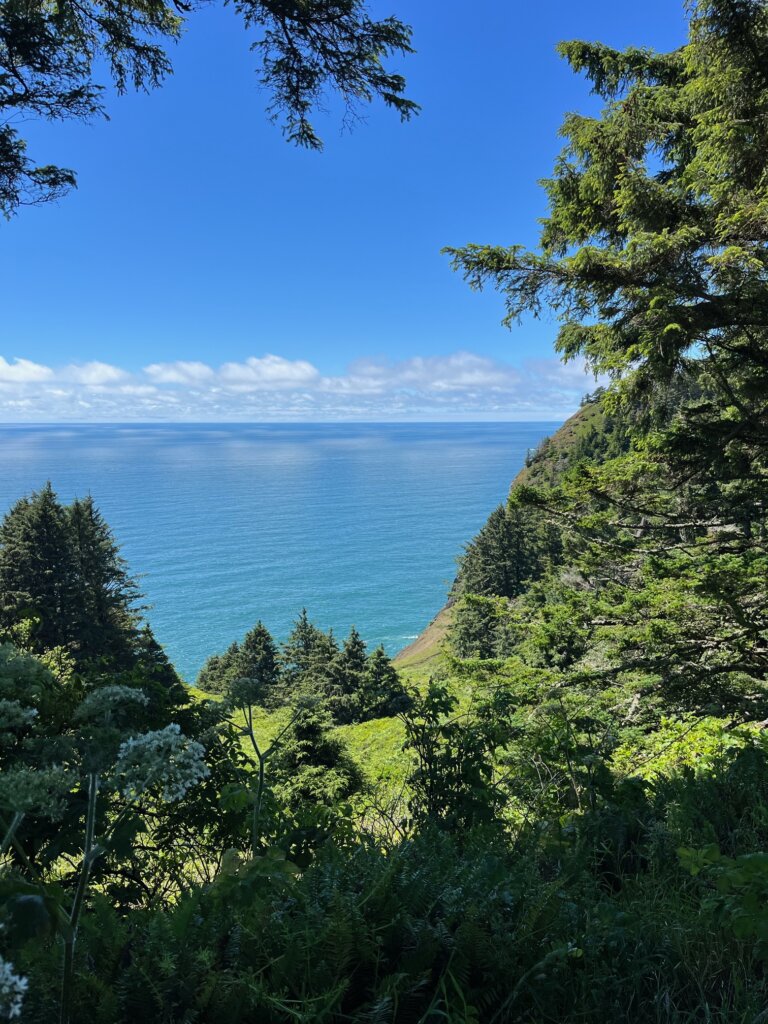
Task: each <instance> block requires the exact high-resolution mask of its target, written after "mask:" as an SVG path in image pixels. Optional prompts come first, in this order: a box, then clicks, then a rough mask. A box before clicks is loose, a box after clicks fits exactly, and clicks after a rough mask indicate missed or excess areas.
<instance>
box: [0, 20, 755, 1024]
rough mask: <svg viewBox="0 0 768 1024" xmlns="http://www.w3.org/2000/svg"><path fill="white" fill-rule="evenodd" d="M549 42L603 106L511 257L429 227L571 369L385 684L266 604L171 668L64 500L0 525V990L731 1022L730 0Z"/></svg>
mask: <svg viewBox="0 0 768 1024" xmlns="http://www.w3.org/2000/svg"><path fill="white" fill-rule="evenodd" d="M563 53H564V55H565V56H566V57H567V59H568V60H569V61H570V62H571V64H572V65H573V66H574V67H575V68H576V69H577V70H581V71H585V72H586V73H587V75H588V76H589V78H590V79H591V81H592V83H593V85H594V88H595V91H596V92H597V93H598V94H599V95H601V96H602V97H603V98H604V100H605V103H606V108H605V111H604V112H603V114H602V116H601V117H597V118H582V117H578V116H576V115H571V116H570V117H569V118H568V120H567V122H566V126H565V131H564V133H565V136H566V139H567V143H566V149H565V152H564V154H563V156H562V158H561V160H560V161H559V163H558V165H557V167H556V170H555V174H554V176H553V178H552V180H551V181H550V182H548V184H547V188H548V192H549V197H550V214H549V217H548V218H547V220H546V221H545V223H544V226H543V234H542V240H541V247H540V249H539V250H537V251H536V252H527V251H525V250H523V249H521V248H519V247H512V248H499V247H482V246H470V247H467V248H464V249H461V250H454V259H455V261H456V263H457V266H459V267H460V268H461V269H463V270H464V272H465V273H466V274H467V276H468V277H469V279H470V281H471V283H473V284H475V285H477V286H480V285H483V284H485V283H487V282H490V283H492V284H494V285H495V286H497V287H499V288H500V289H501V290H502V291H504V293H505V294H506V296H507V301H508V306H509V314H510V316H511V317H514V316H516V315H518V314H520V313H522V312H524V311H526V310H533V311H534V312H537V311H538V310H539V309H540V308H542V307H543V306H544V305H545V304H547V305H549V306H551V307H553V308H554V309H555V310H556V311H558V312H559V313H560V314H561V315H562V319H563V327H562V330H561V333H560V336H559V345H560V348H561V350H562V352H563V353H564V355H565V356H567V357H570V356H576V355H579V356H583V357H585V358H586V359H587V360H588V362H589V363H590V364H591V365H592V366H593V367H594V368H595V369H596V370H598V371H600V372H603V373H605V374H607V375H608V376H609V378H610V383H609V385H608V386H607V387H606V388H605V389H603V390H602V391H601V393H599V394H597V395H596V396H593V397H592V398H591V399H590V400H589V401H588V402H587V403H586V404H585V405H584V407H583V408H582V410H581V411H580V412H579V413H578V414H577V416H576V417H575V418H574V419H573V420H572V421H570V423H569V424H566V426H565V427H564V428H563V430H562V431H561V432H559V433H558V435H555V437H554V438H552V439H551V440H550V442H548V443H547V444H545V445H543V446H542V447H541V448H540V449H539V451H538V452H536V453H534V454H533V455H532V456H531V458H530V459H529V465H528V466H527V467H526V469H525V470H524V472H523V473H522V474H521V476H520V478H519V480H518V482H517V483H516V485H515V486H514V487H513V490H512V493H511V495H510V501H509V503H508V505H506V506H505V507H503V508H501V509H498V510H496V511H495V512H494V513H493V514H492V516H491V519H490V520H489V523H488V525H487V526H486V527H485V528H484V529H483V530H482V531H481V533H480V535H479V536H478V537H477V538H476V539H475V541H473V542H471V543H470V544H469V545H468V547H467V549H466V552H465V554H464V556H463V558H462V561H461V564H460V571H459V576H458V578H457V582H456V585H455V587H454V591H453V598H454V600H455V606H454V609H453V627H452V632H451V636H450V638H449V642H448V644H447V645H446V648H445V649H444V650H443V651H442V652H441V653H440V655H439V656H438V657H435V658H434V659H433V660H432V661H431V662H429V663H422V664H421V666H420V668H419V671H418V673H417V672H413V673H412V674H411V683H412V684H413V683H417V684H418V685H411V688H410V691H408V692H407V697H406V690H407V684H408V679H405V680H404V681H403V679H401V677H400V673H399V672H398V670H397V667H396V666H393V665H392V664H390V663H389V661H388V659H387V658H386V656H385V655H384V654H383V652H373V653H372V654H369V653H368V652H367V650H366V649H365V645H364V643H363V641H362V638H361V637H359V636H358V635H357V633H356V632H355V631H352V633H351V634H350V636H349V638H348V639H347V641H346V642H345V643H344V644H343V645H342V646H339V644H338V643H337V642H336V640H335V638H334V637H333V636H332V635H330V634H326V633H323V632H322V631H321V630H318V629H317V628H316V627H315V626H314V625H313V624H312V623H311V622H310V621H309V618H308V616H307V615H306V613H304V612H303V613H302V614H301V615H300V617H299V619H298V620H297V623H296V626H295V628H294V630H293V632H292V634H291V635H290V637H288V638H287V639H286V641H285V643H283V644H282V645H278V644H276V643H275V641H274V640H273V638H272V637H271V636H270V635H269V633H268V631H267V630H266V629H265V627H264V626H263V625H262V624H261V623H258V624H257V625H256V626H255V627H254V629H253V630H252V631H251V632H249V633H248V635H247V636H246V637H245V638H244V639H243V640H242V641H241V642H238V643H237V644H234V645H233V646H232V647H230V649H229V650H228V651H226V652H225V653H224V654H222V655H219V656H217V657H216V658H214V659H211V661H210V662H209V663H208V664H207V666H206V667H205V669H204V672H203V673H202V674H201V678H200V680H199V683H200V685H201V687H204V688H207V689H208V690H215V691H216V692H215V694H214V695H213V696H208V697H206V695H205V694H198V695H197V696H196V697H193V696H192V694H190V693H188V692H186V691H185V690H184V689H183V688H181V687H179V686H178V685H177V682H176V681H175V680H174V679H173V678H172V676H170V675H169V674H168V673H169V671H170V670H169V667H168V666H165V667H163V665H162V656H161V654H160V653H159V652H158V650H157V648H156V645H154V646H152V645H153V644H154V641H153V640H151V634H149V633H148V632H147V629H146V627H145V626H144V625H143V622H142V620H141V618H140V612H139V610H137V608H138V606H137V604H136V602H137V594H136V590H135V587H134V585H133V584H132V582H131V580H130V577H129V576H128V574H127V572H126V570H125V567H124V566H123V565H122V563H121V562H120V561H119V555H118V554H117V549H116V547H115V545H114V541H113V540H112V538H111V535H110V534H109V531H108V530H107V528H106V526H105V524H103V522H102V521H101V520H100V519H99V517H98V514H97V513H96V511H95V509H93V508H92V506H91V507H90V510H87V509H83V508H78V506H77V503H76V504H75V505H73V506H70V507H69V508H63V507H62V506H61V505H59V503H58V502H57V501H56V499H55V495H53V494H52V492H51V491H50V489H49V488H47V489H45V490H44V491H43V492H41V493H40V494H38V495H34V496H32V497H31V498H29V499H24V500H22V502H20V503H19V504H18V505H17V506H16V507H15V508H14V509H13V510H12V511H11V513H10V514H9V516H8V517H7V519H6V521H5V523H4V525H3V527H2V530H0V612H1V614H2V619H1V621H2V627H3V629H4V631H5V633H4V636H5V640H6V642H5V644H4V645H3V646H2V647H0V715H2V722H3V729H2V734H0V735H1V736H2V739H1V742H0V767H2V775H0V828H1V830H2V836H0V851H1V852H2V879H1V880H0V892H1V894H2V899H3V903H2V912H1V914H2V916H1V918H0V920H1V922H2V925H3V927H2V930H0V953H2V958H3V959H2V963H0V1013H5V1015H6V1016H16V1015H17V1010H19V1009H21V1012H22V1014H23V1019H24V1020H27V1021H29V1022H41V1024H42V1022H49V1021H51V1020H56V1019H59V1020H60V1021H62V1022H64V1024H69V1022H71V1021H78V1022H81V1021H82V1022H97V1024H102V1022H103V1024H107V1022H109V1024H112V1022H115V1024H120V1022H126V1024H127V1022H128V1021H135V1020H141V1019H144V1020H147V1021H158V1022H167V1024H181V1022H192V1021H195V1022H198V1024H215V1022H224V1021H226V1022H227V1024H237V1022H242V1024H250V1022H253V1021H257V1020H258V1021H265V1022H280V1024H282V1022H289V1021H292V1022H295V1021H299V1022H305V1024H309V1022H316V1021H339V1022H341V1021H357V1022H361V1024H362V1022H372V1021H391V1022H396V1024H401V1022H402V1024H404V1022H407V1021H418V1022H424V1024H427V1022H437V1021H450V1022H452V1024H459V1022H461V1024H467V1022H483V1024H485V1022H488V1024H495V1022H503V1021H508V1022H526V1024H541V1022H544V1021H557V1022H573V1024H576V1022H579V1024H581V1022H594V1024H604V1022H605V1021H613V1020H626V1021H630V1022H637V1024H641V1022H642V1024H645V1022H649V1021H651V1022H653V1021H656V1022H665V1024H684V1022H685V1024H692V1022H705V1021H707V1022H721V1024H726V1022H728V1024H731V1022H744V1024H746V1022H751V1024H758V1022H759V1021H761V1020H764V1019H765V1014H766V1007H767V1006H768V975H766V970H765V964H766V957H767V956H768V946H767V945H766V942H767V939H768V912H767V911H766V905H767V904H766V898H767V897H768V852H767V851H768V741H766V738H765V725H766V720H768V706H767V705H768V701H766V694H767V692H768V691H767V690H766V675H767V674H768V501H767V500H766V494H767V487H768V369H767V368H768V317H767V315H766V311H767V307H766V301H767V300H766V295H767V294H768V291H766V285H767V284H768V280H767V279H768V249H767V248H766V230H767V228H766V223H765V210H766V208H768V196H767V195H766V187H768V186H767V185H766V182H768V174H767V173H766V161H767V160H768V146H767V145H766V142H768V139H766V132H765V125H766V123H767V122H766V119H765V107H766V106H767V105H768V81H766V77H765V68H766V67H767V66H768V7H766V4H765V3H764V2H762V0H760V2H758V0H746V2H742V0H739V2H738V3H737V2H736V0H711V2H707V3H704V2H701V3H699V4H696V5H694V6H692V8H691V26H690V41H689V44H688V45H687V46H686V47H684V48H682V49H681V50H678V51H676V52H674V53H671V54H653V53H650V52H648V51H646V50H640V49H630V50H628V51H625V52H617V51H614V50H611V49H609V48H608V47H604V46H601V45H598V44H584V43H571V44H567V45H564V46H563ZM86 513H87V514H86ZM89 523H90V524H91V525H88V524H89ZM95 538H96V539H98V542H97V540H96V539H95ZM97 627H98V628H97ZM160 669H162V671H160ZM164 673H165V674H164ZM393 713H396V714H397V715H398V716H399V717H398V718H397V720H396V721H393V719H392V717H391V716H392V714H393ZM380 715H383V716H390V717H382V718H379V717H378V716H380ZM376 737H378V739H379V740H381V738H382V737H384V738H385V740H384V742H385V744H386V743H388V744H392V745H393V747H394V749H393V750H391V751H390V755H391V756H390V759H389V760H388V761H387V760H386V759H385V758H383V757H382V759H381V761H376V762H375V763H374V764H373V765H372V763H371V761H372V758H371V756H369V752H370V751H373V750H374V748H375V746H376V744H375V742H374V739H375V738H376ZM400 748H401V749H400ZM380 753H381V751H380V750H379V754H380ZM377 756H378V755H377ZM385 761H386V763H387V766H388V767H387V771H386V773H385V772H384V771H383V770H382V771H381V772H377V770H376V768H377V765H378V764H379V763H381V764H383V763H384V762H385ZM395 763H396V764H397V765H398V766H399V768H400V771H399V772H398V771H397V770H394V765H395Z"/></svg>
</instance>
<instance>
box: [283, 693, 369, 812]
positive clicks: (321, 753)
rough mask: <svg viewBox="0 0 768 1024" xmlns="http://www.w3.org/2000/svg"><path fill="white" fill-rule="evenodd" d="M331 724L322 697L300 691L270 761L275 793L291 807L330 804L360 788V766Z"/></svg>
mask: <svg viewBox="0 0 768 1024" xmlns="http://www.w3.org/2000/svg"><path fill="white" fill-rule="evenodd" d="M332 726H333V719H332V716H331V712H330V709H329V707H328V704H327V702H326V701H325V700H323V699H322V697H319V696H318V695H317V694H316V693H303V694H301V695H300V696H299V697H298V698H297V700H296V703H295V705H294V717H293V720H292V722H291V725H290V727H289V728H288V730H287V731H286V732H285V734H284V735H283V737H282V739H281V741H280V743H279V745H278V747H277V749H276V751H275V753H274V755H273V757H272V759H271V762H270V763H271V770H272V772H273V774H274V777H275V778H276V779H277V781H278V785H277V792H278V795H279V796H280V797H281V799H283V800H285V801H286V803H287V804H288V806H290V807H291V808H292V809H294V810H299V809H301V808H302V807H306V806H309V807H312V808H314V807H317V806H318V805H325V806H328V807H330V806H332V805H334V804H336V803H338V801H340V800H344V799H346V798H348V797H349V796H351V795H352V793H354V792H355V791H356V790H357V789H359V788H360V785H361V783H362V780H361V776H360V772H359V769H358V768H357V766H356V765H355V763H354V761H353V760H352V759H351V758H350V757H349V755H348V754H347V751H346V748H345V746H344V744H343V742H342V741H341V740H340V739H339V738H338V737H337V736H334V735H333V734H332V732H331V729H332Z"/></svg>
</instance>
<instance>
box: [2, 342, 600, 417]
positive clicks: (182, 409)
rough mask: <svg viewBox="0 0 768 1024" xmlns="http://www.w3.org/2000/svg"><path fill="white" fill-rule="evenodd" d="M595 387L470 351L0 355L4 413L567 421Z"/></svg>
mask: <svg viewBox="0 0 768 1024" xmlns="http://www.w3.org/2000/svg"><path fill="white" fill-rule="evenodd" d="M593 387H594V380H593V378H591V377H589V376H588V375H587V374H586V373H585V370H584V365H583V363H579V362H574V363H571V364H568V365H565V366H564V365H563V364H562V363H561V362H560V361H559V360H557V359H544V360H538V361H536V362H533V363H528V364H523V365H522V366H513V365H511V364H510V363H507V362H503V361H501V360H497V359H492V358H489V357H487V356H481V355H477V354H475V353H472V352H467V351H463V352H454V353H451V354H448V355H443V356H413V357H412V358H409V359H404V360H401V361H398V362H392V361H385V360H373V359H362V360H359V361H358V362H356V363H353V364H352V365H351V366H350V367H349V368H348V369H347V371H346V373H344V374H341V375H324V374H322V373H321V372H320V370H319V369H318V368H317V367H316V366H314V365H313V364H312V363H310V362H308V361H306V360H303V359H297V360H290V359H285V358H283V357H282V356H277V355H264V356H252V357H250V358H248V359H246V360H244V361H243V362H226V363H224V364H223V365H221V366H218V367H217V366H211V365H209V364H207V363H203V362H199V361H193V360H190V361H187V360H179V361H176V362H169V363H152V364H151V365H149V366H146V367H144V369H143V370H140V371H137V372H129V371H127V370H125V369H123V368H121V367H119V366H114V365H112V364H109V363H102V362H90V363H83V364H79V365H69V366H64V367H61V368H58V369H56V368H54V367H49V366H43V365H41V364H39V363H33V362H30V361H29V360H25V359H14V360H13V361H8V360H6V359H4V358H2V357H0V420H1V419H4V420H12V421H13V420H19V419H23V420H39V421H44V422H51V421H55V420H78V419H81V420H82V419H92V420H98V421H110V420H112V421H125V420H134V421H141V420H145V421H146V420H164V419H167V420H191V421H195V420H198V421H206V420H208V421H215V420H281V419H283V420H286V419H288V420H290V419H304V420H312V419H315V420H354V419H362V420H387V419H444V420H448V419H464V420H472V419H498V420H504V419H506V420H510V419H517V420H526V419H527V420H535V419H539V420H557V419H564V418H565V417H566V416H568V415H569V414H570V413H571V412H573V411H574V410H575V409H576V408H577V407H578V403H579V400H580V398H581V397H582V395H583V394H584V392H585V391H588V390H590V389H591V388H593Z"/></svg>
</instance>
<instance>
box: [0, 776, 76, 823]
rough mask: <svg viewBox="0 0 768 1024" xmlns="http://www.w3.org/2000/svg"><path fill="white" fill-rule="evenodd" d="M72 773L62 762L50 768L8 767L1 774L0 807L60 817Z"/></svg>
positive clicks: (69, 787) (37, 814)
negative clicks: (61, 765)
mask: <svg viewBox="0 0 768 1024" xmlns="http://www.w3.org/2000/svg"><path fill="white" fill-rule="evenodd" d="M71 788H72V776H71V775H70V774H69V773H68V772H67V771H66V770H65V769H64V768H62V767H60V766H59V765H54V766H53V767H51V768H30V767H24V768H8V769H6V770H5V771H3V772H2V773H0V807H1V808H2V809H3V810H6V811H12V812H14V813H20V814H33V815H36V816H40V817H45V818H53V819H56V818H59V817H60V816H61V814H62V813H63V810H64V797H65V796H66V794H67V793H68V792H69V791H70V789H71Z"/></svg>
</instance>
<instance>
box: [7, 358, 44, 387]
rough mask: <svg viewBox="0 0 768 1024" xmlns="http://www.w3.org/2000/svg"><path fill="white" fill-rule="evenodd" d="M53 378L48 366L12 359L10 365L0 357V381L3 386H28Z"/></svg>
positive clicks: (27, 360) (26, 360)
mask: <svg viewBox="0 0 768 1024" xmlns="http://www.w3.org/2000/svg"><path fill="white" fill-rule="evenodd" d="M51 377H53V370H52V369H51V368H50V367H49V366H41V365H40V363H33V362H30V360H29V359H14V360H13V362H12V363H9V362H8V360H6V359H3V357H2V356H0V381H2V383H3V384H28V383H35V382H37V381H41V380H48V379H50V378H51Z"/></svg>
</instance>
